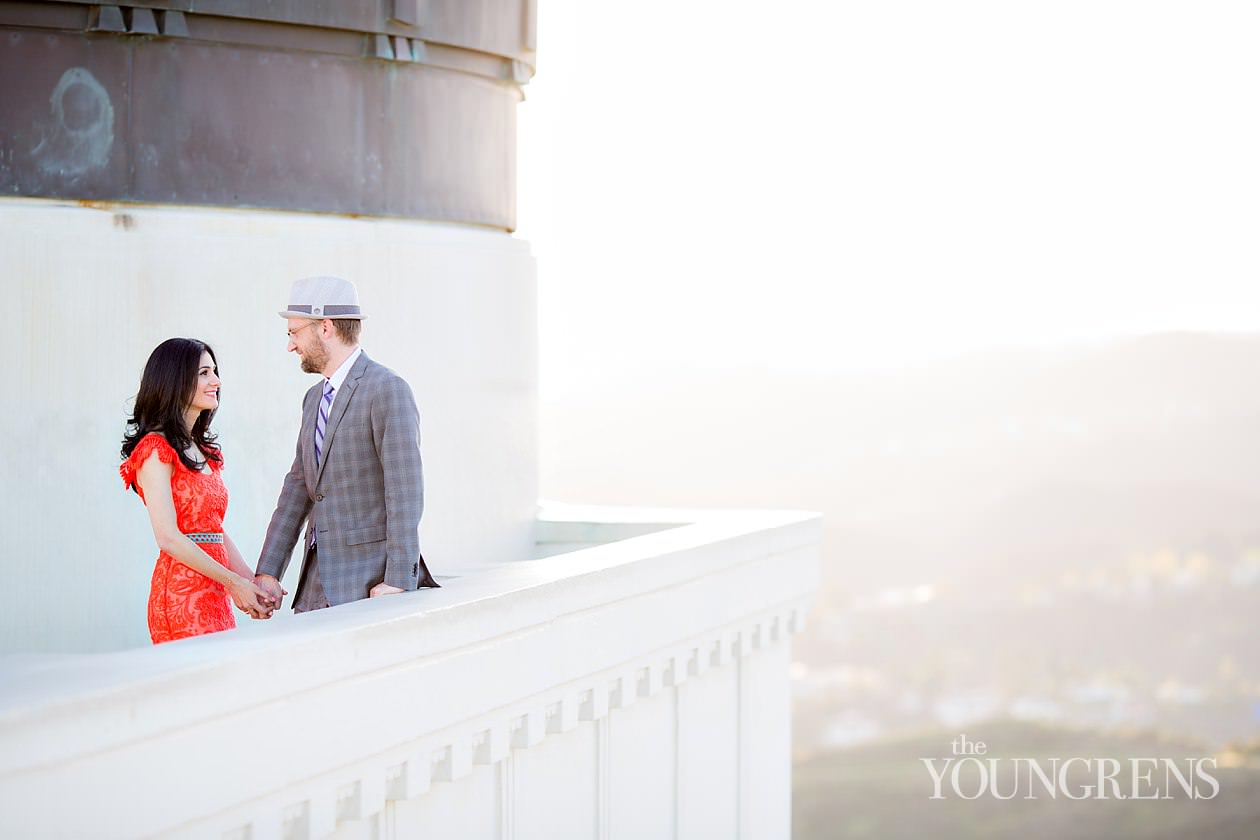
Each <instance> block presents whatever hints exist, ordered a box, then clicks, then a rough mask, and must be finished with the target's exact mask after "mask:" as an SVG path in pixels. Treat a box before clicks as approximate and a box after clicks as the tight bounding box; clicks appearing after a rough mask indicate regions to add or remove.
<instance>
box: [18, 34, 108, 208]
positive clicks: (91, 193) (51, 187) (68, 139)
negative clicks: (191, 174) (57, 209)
mask: <svg viewBox="0 0 1260 840" xmlns="http://www.w3.org/2000/svg"><path fill="white" fill-rule="evenodd" d="M0 44H2V45H3V48H2V49H0V195H57V196H73V197H75V198H85V199H96V198H117V197H120V195H119V193H120V191H122V190H123V189H124V187H125V185H126V183H127V180H128V171H129V169H130V167H131V160H130V159H129V158H130V154H129V150H130V144H129V142H128V127H129V125H130V122H131V114H130V111H129V107H128V106H129V103H130V100H129V97H128V96H127V78H128V75H129V73H130V70H131V67H130V61H129V60H128V56H127V54H126V52H125V51H123V50H120V49H118V47H117V45H116V44H115V43H113V42H112V41H102V40H97V39H95V38H86V37H81V36H68V37H67V36H62V35H59V34H53V33H47V32H38V31H35V30H30V31H24V32H17V31H9V32H0Z"/></svg>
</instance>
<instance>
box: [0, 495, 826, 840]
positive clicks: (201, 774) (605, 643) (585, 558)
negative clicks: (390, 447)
mask: <svg viewBox="0 0 1260 840" xmlns="http://www.w3.org/2000/svg"><path fill="white" fill-rule="evenodd" d="M590 518H591V519H594V517H590ZM544 519H547V517H544ZM548 521H549V522H551V523H553V524H554V523H555V521H556V520H555V518H554V517H552V518H550V519H549V520H548ZM574 521H575V522H576V521H577V520H574ZM652 521H655V520H652ZM660 521H661V522H662V524H663V525H664V524H665V523H668V524H672V525H674V526H675V527H669V528H668V529H667V530H660V531H657V532H655V533H647V534H645V535H642V536H635V537H632V538H629V539H625V540H623V541H620V542H614V543H609V544H605V545H599V546H596V547H592V548H588V549H583V550H579V551H574V552H570V553H567V554H562V555H557V556H552V557H548V558H545V559H540V560H534V561H526V562H519V563H514V564H508V565H504V566H500V567H496V568H493V569H491V570H487V571H484V572H479V573H476V574H470V575H467V576H464V577H459V578H454V579H449V580H447V581H445V583H444V586H443V588H441V589H439V590H427V591H421V592H417V593H408V594H404V595H399V596H392V597H389V598H386V599H381V600H373V601H363V602H359V603H355V604H349V605H345V606H342V607H338V608H336V609H332V610H326V611H322V612H319V613H313V614H309V615H304V616H300V617H296V618H294V619H293V620H291V621H287V622H283V623H277V624H275V625H272V626H266V625H264V626H262V627H261V628H251V630H250V632H236V633H226V634H219V635H215V636H206V637H201V638H197V639H188V640H184V641H180V642H175V643H171V644H168V645H163V646H160V647H156V648H151V649H141V650H132V651H126V652H121V653H112V654H101V655H90V656H38V657H32V656H16V657H8V658H5V659H0V683H2V684H3V685H4V689H3V693H2V695H0V835H2V836H6V837H82V836H92V837H98V838H111V837H134V836H151V835H160V836H189V837H193V836H197V837H204V836H212V837H219V836H225V837H249V838H254V840H257V838H264V837H275V838H280V837H286V838H287V837H311V838H314V837H322V836H325V835H327V834H330V833H332V832H333V831H335V830H336V829H337V827H338V825H339V824H341V823H344V822H347V821H356V820H365V819H369V818H372V817H375V816H376V815H379V814H380V813H381V812H382V811H383V810H384V809H386V808H387V807H389V806H387V803H392V802H400V801H406V800H412V799H415V798H416V797H421V796H423V795H424V794H425V793H426V792H427V791H430V790H431V789H432V787H433V786H434V785H437V784H440V783H442V782H447V781H457V780H459V779H460V778H462V777H464V776H466V775H468V774H470V773H472V772H473V771H474V769H475V768H476V767H478V766H479V765H496V764H498V763H499V762H501V761H502V760H503V759H504V758H505V757H506V756H507V755H508V754H509V753H510V752H511V751H512V750H519V749H528V748H530V747H533V746H536V745H538V744H539V743H541V742H542V741H543V740H544V739H546V738H547V737H548V736H550V735H554V734H560V733H564V732H568V731H570V730H572V729H573V728H574V727H576V726H578V725H579V724H580V723H581V722H583V721H595V720H599V719H600V718H603V717H604V716H606V715H608V714H609V711H610V709H618V708H623V709H624V708H628V707H629V706H631V705H632V704H634V703H635V702H636V701H639V700H642V699H643V698H650V697H652V696H653V695H654V694H656V693H658V692H660V691H661V690H662V689H663V688H665V687H669V686H678V685H680V684H682V683H684V682H685V681H686V680H688V679H689V678H691V677H696V676H700V675H702V674H704V673H705V672H706V671H708V670H709V669H712V668H721V667H723V666H724V665H727V664H730V663H731V662H733V661H736V660H738V659H739V658H740V657H742V656H747V655H749V654H752V653H754V652H756V651H758V650H762V649H765V648H769V647H772V646H774V645H776V644H778V643H780V642H783V641H785V640H786V639H787V637H788V636H789V634H791V633H793V632H795V631H796V630H798V629H799V628H800V627H801V625H802V622H803V619H804V615H805V611H806V609H807V606H808V603H809V600H810V598H811V597H812V594H813V592H814V591H815V590H816V588H817V585H818V574H819V572H818V555H817V547H818V542H819V539H820V536H821V521H820V518H819V517H818V516H817V515H815V514H808V513H791V512H742V511H741V512H733V511H721V512H709V513H684V514H681V515H679V514H678V513H677V512H674V514H673V515H672V516H670V517H668V518H666V519H662V520H660ZM680 522H689V523H690V524H677V523H680ZM587 524H590V525H592V527H593V525H594V523H590V522H588V523H587ZM607 524H608V525H609V526H610V527H612V528H613V530H614V531H616V530H617V528H616V526H617V525H618V523H617V520H616V517H610V518H609V520H608V522H607ZM623 524H624V523H623ZM640 524H642V523H640ZM544 527H550V525H544ZM574 527H576V526H574ZM786 679H787V677H786V674H784V675H783V680H784V682H785V684H786ZM775 708H778V707H775ZM778 723H780V724H781V725H782V726H783V727H786V726H787V721H786V720H784V721H781V722H778ZM785 731H786V730H785ZM71 803H72V804H71ZM500 806H502V803H500ZM741 807H743V806H741ZM505 819H506V818H505ZM602 819H604V820H605V822H606V820H607V816H606V815H605V816H604V817H602ZM452 836H455V835H452Z"/></svg>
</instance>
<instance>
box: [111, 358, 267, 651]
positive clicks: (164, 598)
mask: <svg viewBox="0 0 1260 840" xmlns="http://www.w3.org/2000/svg"><path fill="white" fill-rule="evenodd" d="M218 408H219V371H218V365H217V362H216V361H215V357H214V351H213V350H211V349H210V347H209V346H208V345H206V344H205V343H204V342H201V341H197V340H196V339H191V338H170V339H167V340H166V341H163V342H162V343H161V344H159V345H158V346H157V348H156V349H154V351H153V353H152V354H151V355H150V356H149V361H148V363H147V364H146V365H145V366H144V375H143V376H142V377H141V379H140V392H139V393H138V394H136V404H135V413H134V415H133V416H132V417H131V418H130V419H129V420H128V421H127V431H126V434H125V435H124V436H123V444H122V457H123V464H122V466H121V467H120V468H119V472H120V473H121V474H122V478H123V484H124V485H126V486H127V487H130V488H132V489H134V490H135V491H136V492H137V493H138V494H139V495H140V498H141V500H142V501H143V502H144V504H145V507H146V508H148V511H149V523H150V524H151V525H152V526H153V536H154V537H155V538H156V539H157V544H158V549H159V551H160V552H161V553H160V554H158V559H157V566H156V568H154V570H153V581H152V584H151V586H150V589H149V635H150V636H151V637H152V639H153V643H154V644H160V643H162V642H169V641H171V640H172V639H182V638H184V637H186V636H199V635H201V634H202V633H214V632H217V631H219V630H229V629H231V628H233V627H235V626H236V620H235V619H234V618H233V616H232V609H231V607H229V606H228V603H227V596H229V595H230V596H231V598H232V601H233V602H234V603H235V604H236V606H237V607H238V608H240V609H241V610H242V611H244V612H246V613H248V614H249V615H250V616H252V617H254V618H265V617H267V616H269V615H270V614H271V609H272V602H271V599H270V597H269V596H268V595H267V594H266V593H264V592H263V591H262V590H261V589H259V588H258V587H257V586H255V585H254V574H253V572H252V571H251V570H250V568H249V567H248V566H246V565H245V561H244V559H242V557H241V553H240V551H238V550H237V548H236V545H235V543H233V542H232V540H231V538H229V537H228V535H227V534H225V533H224V532H223V515H224V514H225V513H226V512H227V502H228V494H227V488H226V487H225V486H224V485H223V480H222V479H221V478H220V477H219V472H220V470H222V469H223V455H222V453H221V452H220V451H219V447H218V445H216V444H215V442H214V440H215V436H214V435H213V434H211V433H210V421H211V420H212V419H213V418H214V414H215V411H217V410H218Z"/></svg>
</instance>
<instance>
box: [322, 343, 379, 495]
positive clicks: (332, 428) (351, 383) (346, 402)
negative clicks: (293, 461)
mask: <svg viewBox="0 0 1260 840" xmlns="http://www.w3.org/2000/svg"><path fill="white" fill-rule="evenodd" d="M367 365H368V357H367V354H366V353H360V354H359V358H358V361H356V362H355V363H354V367H352V368H350V375H349V376H347V377H346V381H345V382H342V383H341V388H340V389H338V391H337V393H335V394H333V407H332V414H331V415H330V416H329V418H328V428H327V429H325V430H324V446H323V453H322V455H321V457H320V459H319V467H318V468H316V470H315V485H316V486H318V485H319V479H320V476H322V475H323V474H324V467H325V466H326V465H327V464H328V456H329V454H330V453H331V452H332V445H333V437H334V436H335V435H336V434H337V427H338V426H339V425H340V424H341V418H342V417H344V416H345V414H346V409H347V408H348V407H349V406H350V400H351V399H352V398H353V397H354V389H355V388H358V387H359V378H360V377H361V376H363V372H364V371H365V370H367Z"/></svg>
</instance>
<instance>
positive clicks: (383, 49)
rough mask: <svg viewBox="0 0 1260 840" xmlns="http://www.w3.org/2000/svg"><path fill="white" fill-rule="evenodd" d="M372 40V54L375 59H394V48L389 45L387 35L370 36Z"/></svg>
mask: <svg viewBox="0 0 1260 840" xmlns="http://www.w3.org/2000/svg"><path fill="white" fill-rule="evenodd" d="M372 40H373V51H372V54H373V55H374V56H376V57H377V58H388V59H392V58H393V57H394V48H393V46H391V45H390V43H389V36H388V35H374V36H372Z"/></svg>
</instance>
